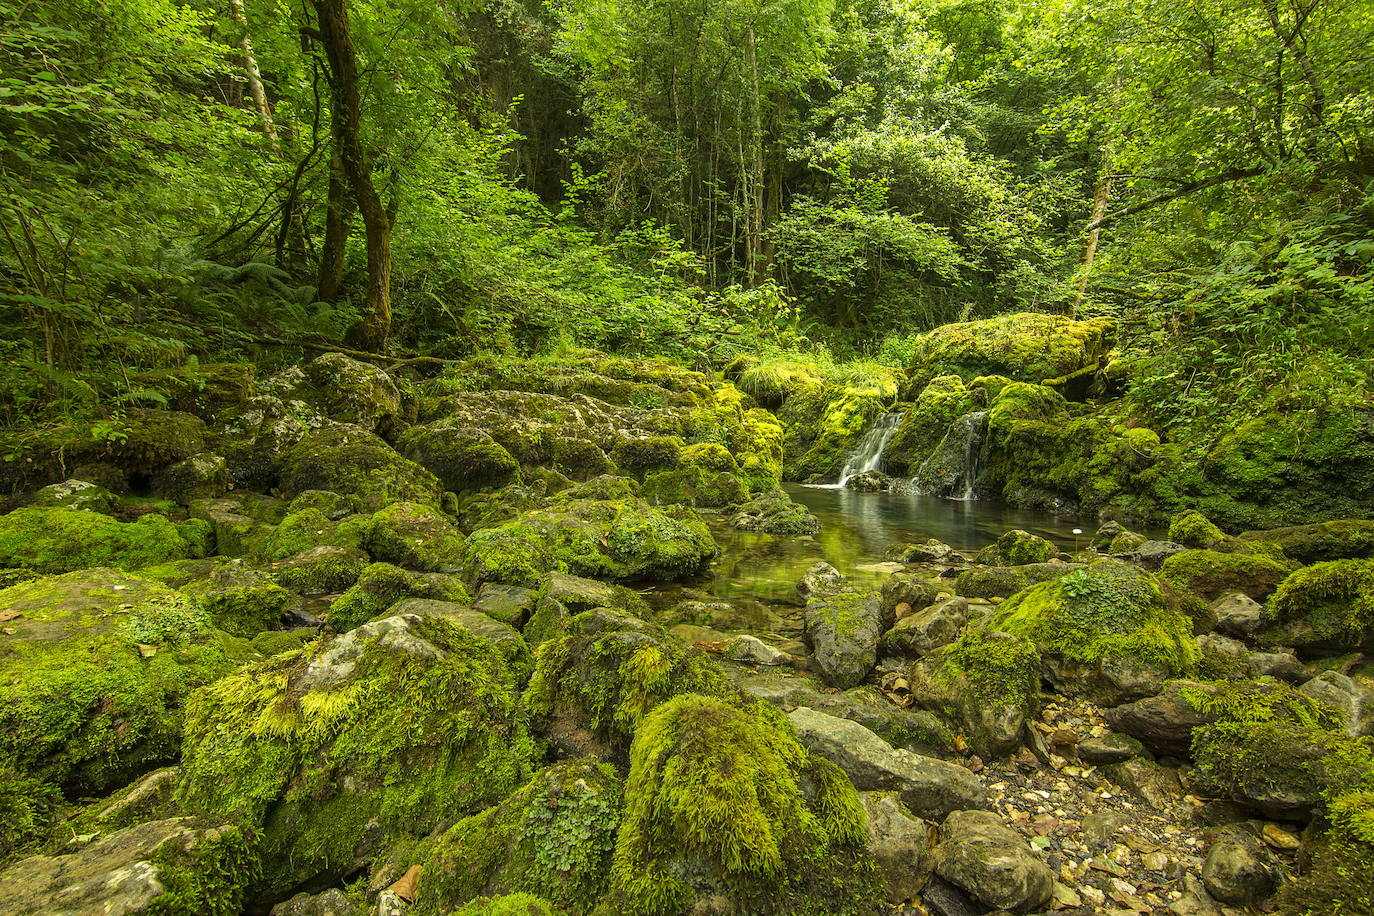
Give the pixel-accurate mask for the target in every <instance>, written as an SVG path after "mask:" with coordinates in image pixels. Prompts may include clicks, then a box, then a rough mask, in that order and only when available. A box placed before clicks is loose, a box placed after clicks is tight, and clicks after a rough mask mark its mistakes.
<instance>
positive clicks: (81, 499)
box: [32, 478, 119, 515]
mask: <svg viewBox="0 0 1374 916" xmlns="http://www.w3.org/2000/svg"><path fill="white" fill-rule="evenodd" d="M118 502H119V498H118V497H116V496H115V495H114V494H113V493H111V492H110V491H109V490H107V489H105V488H104V487H102V486H97V485H96V484H93V483H88V482H87V481H84V480H77V479H76V478H72V479H70V480H64V481H62V482H61V483H54V484H49V485H48V486H46V487H44V488H43V489H41V490H39V491H38V492H37V493H35V494H34V497H33V503H32V505H35V506H40V507H54V508H61V509H85V510H87V511H88V512H102V513H104V514H106V515H109V514H110V513H111V512H113V511H114V507H115V504H116V503H118Z"/></svg>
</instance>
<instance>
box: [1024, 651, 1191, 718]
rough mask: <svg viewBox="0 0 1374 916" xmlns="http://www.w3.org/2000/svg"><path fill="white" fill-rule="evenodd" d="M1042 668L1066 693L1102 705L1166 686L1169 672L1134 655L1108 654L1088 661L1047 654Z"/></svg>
mask: <svg viewBox="0 0 1374 916" xmlns="http://www.w3.org/2000/svg"><path fill="white" fill-rule="evenodd" d="M1040 661H1041V672H1042V674H1043V675H1044V677H1045V679H1046V680H1048V681H1049V682H1050V683H1051V684H1052V685H1053V686H1054V688H1055V689H1056V690H1057V691H1059V692H1060V693H1062V694H1064V695H1065V696H1079V697H1085V698H1087V699H1089V700H1092V701H1093V702H1094V703H1097V704H1099V705H1101V706H1119V705H1121V704H1122V703H1129V702H1131V701H1132V700H1139V699H1141V698H1142V697H1150V696H1154V695H1155V694H1157V693H1159V692H1160V691H1161V690H1163V689H1164V682H1165V681H1166V680H1168V677H1169V673H1168V672H1167V671H1165V670H1164V669H1162V668H1158V667H1155V666H1154V665H1151V664H1149V663H1148V662H1145V661H1141V660H1139V659H1133V658H1118V657H1110V658H1104V659H1102V660H1101V661H1100V662H1096V663H1092V664H1088V663H1084V662H1079V661H1075V660H1072V659H1067V658H1064V657H1063V656H1061V655H1053V654H1049V653H1047V654H1045V655H1044V656H1043V657H1042V658H1041V660H1040Z"/></svg>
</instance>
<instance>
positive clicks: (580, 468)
mask: <svg viewBox="0 0 1374 916" xmlns="http://www.w3.org/2000/svg"><path fill="white" fill-rule="evenodd" d="M552 452H553V454H552V458H553V468H554V470H556V471H558V472H559V473H560V474H565V475H567V476H568V477H570V478H571V479H573V480H591V479H592V478H593V477H597V476H599V475H601V474H605V473H607V472H608V471H610V470H611V461H610V459H609V458H607V457H606V453H605V451H603V450H602V448H601V446H600V445H598V444H597V443H596V442H595V441H594V440H592V439H586V438H583V437H582V436H558V437H556V438H555V439H554V440H553V448H552Z"/></svg>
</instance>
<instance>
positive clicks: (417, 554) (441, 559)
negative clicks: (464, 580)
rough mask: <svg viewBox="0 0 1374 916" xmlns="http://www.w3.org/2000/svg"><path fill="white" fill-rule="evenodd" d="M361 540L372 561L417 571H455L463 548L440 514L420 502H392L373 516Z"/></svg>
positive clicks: (459, 536)
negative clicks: (393, 503) (392, 503)
mask: <svg viewBox="0 0 1374 916" xmlns="http://www.w3.org/2000/svg"><path fill="white" fill-rule="evenodd" d="M362 541H363V542H362V546H363V547H364V548H365V549H366V550H367V552H368V553H370V554H371V555H372V559H374V560H377V561H378V562H381V563H394V564H395V565H397V566H402V567H405V568H406V569H415V570H419V571H421V572H442V573H456V572H458V571H459V570H460V569H461V568H462V563H463V548H464V547H465V546H466V540H465V539H464V537H463V535H462V533H461V532H460V531H459V530H458V529H457V528H455V527H454V526H453V523H452V522H450V521H449V520H448V518H447V517H446V516H445V515H444V514H443V513H442V512H440V511H439V510H438V509H435V508H434V507H433V506H426V505H423V504H421V503H396V504H395V505H392V506H387V507H386V508H385V509H382V510H380V511H378V512H376V513H374V514H373V516H372V518H371V520H370V521H369V523H368V525H367V528H366V531H365V533H364V534H363V539H362Z"/></svg>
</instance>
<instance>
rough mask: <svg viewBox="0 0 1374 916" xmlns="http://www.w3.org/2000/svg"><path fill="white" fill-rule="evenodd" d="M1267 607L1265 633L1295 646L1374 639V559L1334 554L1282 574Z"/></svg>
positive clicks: (1357, 644)
mask: <svg viewBox="0 0 1374 916" xmlns="http://www.w3.org/2000/svg"><path fill="white" fill-rule="evenodd" d="M1266 611H1267V613H1268V616H1269V617H1270V618H1271V619H1272V620H1273V621H1274V625H1273V626H1272V627H1271V628H1269V629H1268V630H1267V631H1266V638H1267V639H1269V640H1273V641H1279V640H1285V641H1286V642H1285V644H1287V645H1296V646H1299V647H1308V646H1314V647H1334V648H1358V647H1361V646H1365V645H1368V644H1370V643H1371V641H1374V560H1332V561H1330V562H1327V563H1317V564H1314V565H1312V566H1305V567H1303V568H1302V569H1299V570H1297V571H1295V572H1294V573H1292V575H1290V576H1288V578H1286V579H1284V580H1283V582H1282V583H1281V584H1280V585H1279V587H1278V588H1277V589H1275V590H1274V594H1273V595H1272V596H1271V597H1270V599H1269V601H1268V603H1267V605H1266Z"/></svg>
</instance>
